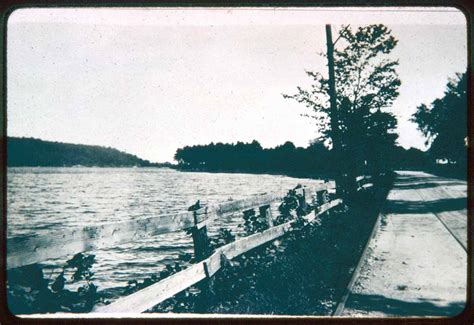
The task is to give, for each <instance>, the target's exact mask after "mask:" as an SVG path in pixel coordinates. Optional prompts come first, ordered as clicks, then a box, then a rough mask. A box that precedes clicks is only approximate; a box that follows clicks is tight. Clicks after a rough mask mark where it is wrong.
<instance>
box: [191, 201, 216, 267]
mask: <svg viewBox="0 0 474 325" xmlns="http://www.w3.org/2000/svg"><path fill="white" fill-rule="evenodd" d="M201 208H202V207H201V205H200V202H199V200H198V201H197V202H196V203H195V204H193V205H192V206H190V207H189V208H188V211H193V216H194V227H192V229H191V233H192V236H193V244H194V257H195V259H196V262H199V261H202V260H203V259H205V258H207V257H209V255H210V253H211V248H210V245H209V238H208V237H207V227H206V225H205V224H204V223H200V222H199V220H198V214H197V210H199V209H201ZM204 213H205V214H207V207H206V208H205V212H204Z"/></svg>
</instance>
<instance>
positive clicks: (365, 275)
mask: <svg viewBox="0 0 474 325" xmlns="http://www.w3.org/2000/svg"><path fill="white" fill-rule="evenodd" d="M377 227H378V228H376V230H375V233H374V236H373V238H372V239H371V240H370V242H369V244H368V246H367V249H366V254H365V256H363V259H362V261H361V263H360V266H359V268H358V269H357V270H356V272H355V274H354V279H353V283H352V284H351V285H350V286H349V288H348V292H347V295H346V297H347V301H345V303H344V301H343V302H342V303H341V304H340V306H339V308H338V309H339V311H338V314H339V315H342V316H351V317H357V316H361V317H383V316H455V315H457V314H459V313H461V312H462V310H463V309H464V307H465V301H466V294H467V291H466V284H467V283H466V282H467V254H466V247H467V244H466V242H467V183H466V182H463V181H459V180H454V179H447V178H442V177H438V176H434V175H430V174H426V173H422V172H408V171H404V172H397V178H396V180H395V183H394V187H393V189H392V190H391V191H390V193H389V195H388V198H387V202H386V204H385V206H384V208H383V210H382V214H381V215H380V218H379V222H378V226H377Z"/></svg>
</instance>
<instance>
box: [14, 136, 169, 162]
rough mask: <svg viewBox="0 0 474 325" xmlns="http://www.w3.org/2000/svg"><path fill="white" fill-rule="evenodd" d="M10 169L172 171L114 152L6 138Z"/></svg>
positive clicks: (73, 145)
mask: <svg viewBox="0 0 474 325" xmlns="http://www.w3.org/2000/svg"><path fill="white" fill-rule="evenodd" d="M7 164H8V166H9V167H71V166H86V167H133V166H137V167H171V166H172V165H171V164H168V163H165V164H158V163H152V162H150V161H148V160H144V159H140V158H138V157H137V156H135V155H131V154H129V153H125V152H122V151H119V150H117V149H113V148H106V147H101V146H90V145H83V144H71V143H63V142H52V141H44V140H40V139H35V138H18V137H8V139H7Z"/></svg>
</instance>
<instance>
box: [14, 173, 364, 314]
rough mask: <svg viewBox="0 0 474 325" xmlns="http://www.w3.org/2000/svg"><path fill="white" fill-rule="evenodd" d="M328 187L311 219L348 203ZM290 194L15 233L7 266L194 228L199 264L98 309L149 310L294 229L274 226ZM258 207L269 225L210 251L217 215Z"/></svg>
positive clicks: (324, 187)
mask: <svg viewBox="0 0 474 325" xmlns="http://www.w3.org/2000/svg"><path fill="white" fill-rule="evenodd" d="M369 181H370V179H367V178H360V179H359V178H358V180H357V183H358V186H359V188H364V185H366V184H369ZM328 189H329V188H328V183H324V184H321V185H320V186H318V187H316V188H315V189H313V190H311V193H312V194H314V197H315V198H316V203H317V205H316V208H315V209H314V213H313V214H307V215H305V216H302V218H304V219H305V220H306V221H308V222H311V221H313V220H314V219H315V218H316V216H318V215H320V214H323V213H325V212H327V211H328V210H330V209H332V208H333V207H335V206H337V205H339V204H341V203H342V200H341V199H335V200H332V201H328V200H329V195H328ZM301 191H302V192H303V198H304V197H305V193H306V192H307V191H308V189H307V188H301ZM285 195H286V192H281V193H272V194H262V195H257V196H253V197H250V198H246V199H242V200H235V201H228V202H223V203H219V204H211V205H204V206H201V204H200V203H199V201H198V202H197V204H196V205H194V206H192V207H190V209H189V210H190V211H186V212H183V213H176V214H168V215H162V216H159V217H149V218H140V219H135V220H130V221H124V222H116V223H108V224H100V225H95V226H90V227H82V228H76V229H70V230H65V231H57V232H54V233H51V234H48V235H47V236H35V237H31V238H27V239H24V238H12V239H9V240H8V241H7V269H11V268H15V267H20V266H23V265H29V264H34V263H38V262H41V261H45V260H48V259H53V258H59V257H67V256H69V255H73V254H76V253H79V252H85V251H90V250H98V249H102V248H107V247H112V246H116V245H119V244H124V243H128V242H133V241H136V240H138V239H144V238H151V237H154V236H156V235H160V234H165V233H170V232H176V231H180V230H185V229H191V230H192V235H193V242H194V250H195V259H196V261H197V263H195V264H193V265H192V266H190V267H188V268H187V269H185V270H183V271H181V272H179V273H176V274H173V275H171V276H169V277H167V278H165V279H163V280H161V281H159V282H157V283H155V284H153V285H151V286H148V287H146V288H144V289H141V290H140V291H137V292H135V293H133V294H131V295H129V296H126V297H123V298H120V299H118V300H117V301H115V302H113V303H112V304H110V305H106V306H100V307H98V308H96V309H95V310H94V312H98V313H124V312H135V313H137V312H143V311H146V310H147V309H149V308H151V307H153V306H155V305H156V304H158V303H160V302H162V301H164V300H166V299H167V298H170V297H172V296H174V295H175V294H177V293H179V292H181V291H182V290H184V289H186V288H188V287H190V286H192V285H193V284H196V283H197V282H199V281H201V280H203V279H205V278H210V277H212V275H214V274H215V273H216V272H217V271H218V270H219V269H220V268H221V267H222V266H223V265H224V264H225V262H224V261H225V260H231V259H233V258H235V257H237V256H239V255H241V254H244V253H245V252H247V251H249V250H251V249H254V248H256V247H258V246H260V245H263V244H265V243H268V242H270V241H272V240H275V239H277V238H279V237H281V236H283V235H284V234H285V233H287V232H289V231H291V230H292V226H293V223H294V222H295V220H291V221H289V222H286V223H284V224H281V225H277V226H274V225H273V218H272V216H271V204H272V203H275V202H280V201H281V200H282V199H283V198H284V197H285ZM313 203H314V202H313ZM303 204H306V202H305V201H304V202H303ZM254 209H259V213H260V215H264V216H265V217H266V220H267V226H268V229H266V230H264V231H262V232H258V233H255V234H253V235H250V236H248V237H244V238H241V239H238V240H236V241H234V242H232V243H229V244H227V245H225V246H222V247H220V248H218V249H217V250H215V251H214V252H211V251H210V248H209V245H208V244H209V242H208V238H207V225H208V224H209V223H210V222H211V221H212V219H214V218H217V217H220V216H223V215H226V214H230V213H235V212H243V213H244V214H245V213H248V212H250V211H252V210H254Z"/></svg>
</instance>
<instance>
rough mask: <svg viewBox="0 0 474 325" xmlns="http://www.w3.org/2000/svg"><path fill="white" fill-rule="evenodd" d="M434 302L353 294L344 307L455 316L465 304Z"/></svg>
mask: <svg viewBox="0 0 474 325" xmlns="http://www.w3.org/2000/svg"><path fill="white" fill-rule="evenodd" d="M436 300H438V299H432V300H426V299H420V300H418V301H403V300H398V299H392V298H387V297H385V296H381V295H363V294H353V295H351V296H350V297H349V300H348V301H347V303H346V307H349V308H352V309H357V310H360V311H370V312H374V311H376V312H382V313H384V314H387V315H397V316H407V315H410V316H456V315H458V314H460V313H461V312H462V311H463V310H464V308H465V302H462V301H460V302H452V303H450V304H448V305H446V306H438V305H436V304H434V303H433V302H434V301H436Z"/></svg>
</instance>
